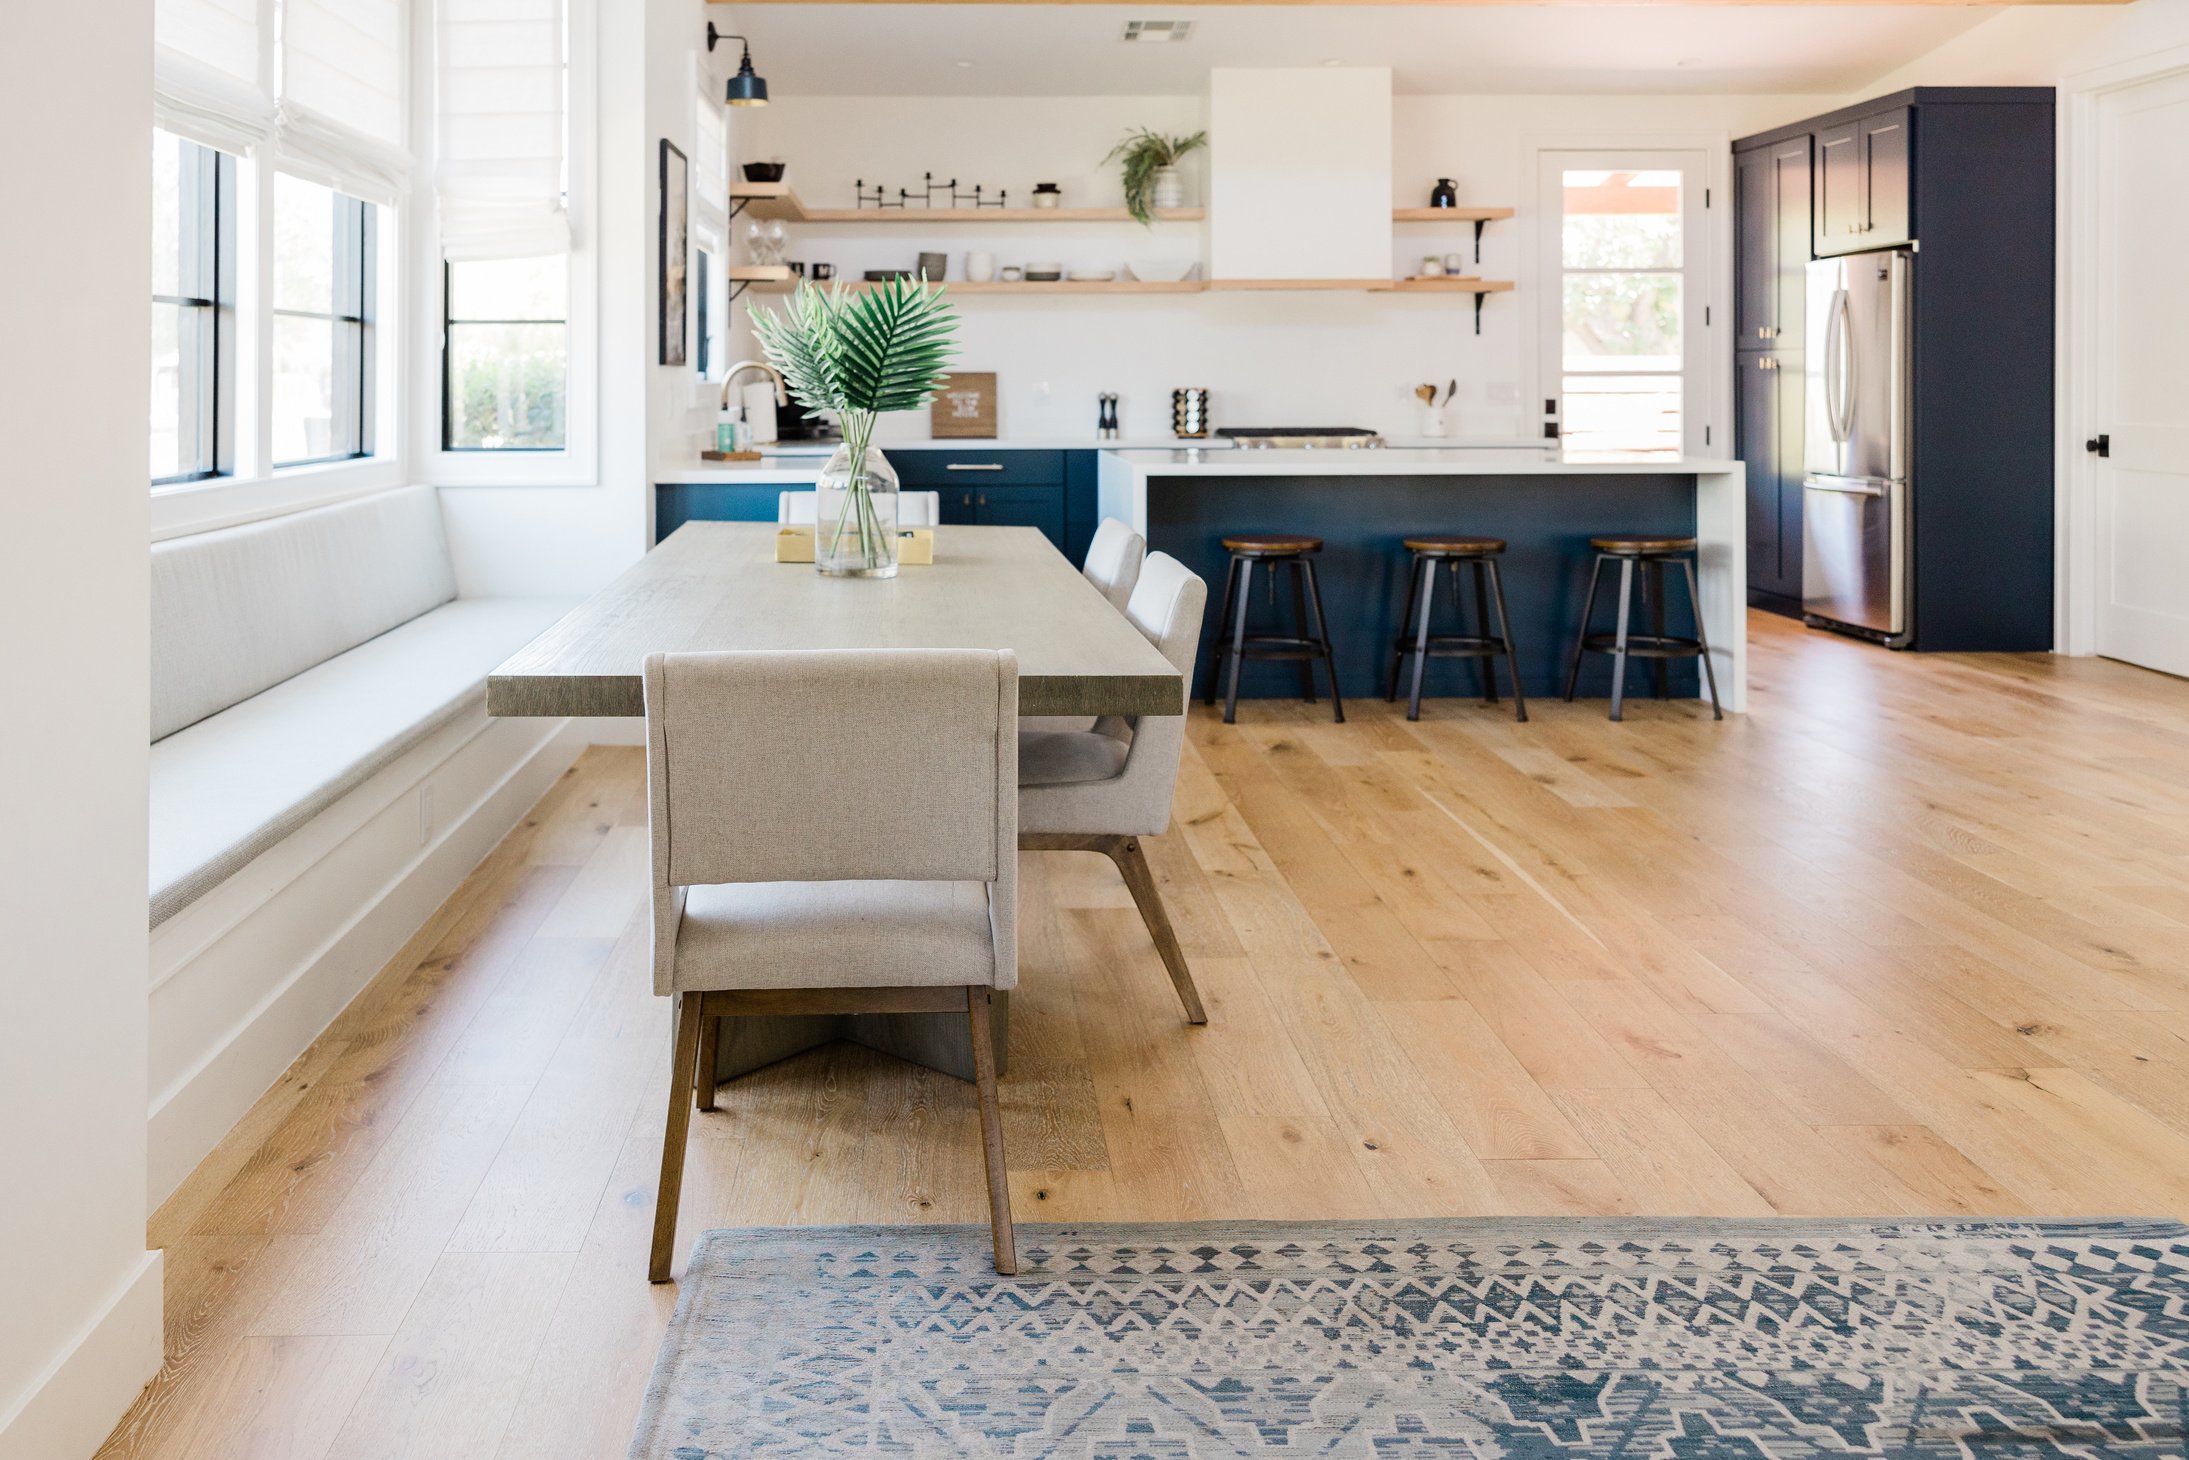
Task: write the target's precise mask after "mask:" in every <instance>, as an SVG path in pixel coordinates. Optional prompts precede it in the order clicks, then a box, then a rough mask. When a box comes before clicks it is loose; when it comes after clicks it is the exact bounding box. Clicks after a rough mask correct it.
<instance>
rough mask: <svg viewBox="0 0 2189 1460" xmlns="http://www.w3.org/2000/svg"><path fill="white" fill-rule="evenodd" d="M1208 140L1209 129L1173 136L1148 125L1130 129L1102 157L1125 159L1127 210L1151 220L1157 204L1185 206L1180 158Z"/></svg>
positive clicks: (1140, 219) (1153, 217) (1142, 220)
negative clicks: (1120, 140)
mask: <svg viewBox="0 0 2189 1460" xmlns="http://www.w3.org/2000/svg"><path fill="white" fill-rule="evenodd" d="M1208 140H1209V134H1208V133H1206V132H1195V133H1194V134H1193V135H1192V136H1190V137H1170V136H1166V135H1164V134H1163V133H1161V132H1153V131H1150V130H1149V129H1148V128H1146V127H1138V128H1135V129H1134V130H1132V131H1130V132H1127V133H1126V134H1125V140H1124V141H1122V142H1120V143H1118V144H1117V145H1116V146H1115V147H1112V148H1111V149H1110V155H1109V156H1107V157H1105V158H1103V159H1102V160H1103V161H1104V162H1117V161H1120V160H1122V161H1123V162H1124V164H1125V209H1126V211H1127V212H1129V213H1131V214H1132V215H1133V217H1134V218H1136V219H1138V220H1139V221H1140V222H1142V223H1150V222H1153V221H1154V219H1155V210H1156V209H1158V208H1181V207H1184V206H1185V202H1186V185H1185V182H1184V180H1183V179H1181V178H1180V177H1179V176H1178V162H1179V159H1180V158H1182V157H1184V156H1185V155H1186V154H1187V153H1189V152H1192V151H1194V150H1195V149H1196V148H1200V147H1206V146H1207V145H1208Z"/></svg>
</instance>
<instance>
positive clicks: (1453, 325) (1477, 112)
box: [740, 96, 1838, 441]
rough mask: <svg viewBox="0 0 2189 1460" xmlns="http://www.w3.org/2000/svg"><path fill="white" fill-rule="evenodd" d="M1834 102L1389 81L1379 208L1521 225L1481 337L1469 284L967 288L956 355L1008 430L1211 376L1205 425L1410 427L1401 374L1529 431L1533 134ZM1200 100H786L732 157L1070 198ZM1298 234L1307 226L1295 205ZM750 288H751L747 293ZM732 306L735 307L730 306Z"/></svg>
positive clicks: (1502, 262) (835, 186)
mask: <svg viewBox="0 0 2189 1460" xmlns="http://www.w3.org/2000/svg"><path fill="white" fill-rule="evenodd" d="M1837 100H1838V98H1833V97H1815V96H1723V97H1602V96H1599V97H1575V96H1534V97H1529V96H1397V97H1394V98H1393V99H1392V111H1393V117H1394V120H1393V126H1392V131H1393V150H1392V176H1393V187H1394V198H1393V201H1394V202H1395V203H1400V204H1406V205H1421V204H1426V203H1427V202H1428V199H1429V189H1430V187H1431V186H1432V185H1433V184H1434V183H1435V181H1436V179H1437V178H1438V177H1440V176H1449V177H1453V178H1455V179H1456V180H1457V181H1458V184H1459V189H1460V197H1461V200H1462V201H1464V202H1470V203H1481V204H1512V205H1514V206H1517V207H1519V208H1520V209H1521V210H1522V217H1521V218H1520V219H1519V220H1516V221H1515V222H1512V223H1493V224H1491V225H1490V227H1489V230H1488V232H1487V233H1486V234H1485V236H1484V239H1483V254H1482V265H1481V270H1482V272H1483V273H1484V274H1486V275H1488V276H1490V277H1493V278H1506V279H1517V280H1518V281H1519V283H1520V289H1519V290H1518V292H1516V293H1513V294H1508V295H1501V296H1493V297H1492V298H1491V299H1490V300H1489V302H1488V306H1487V308H1486V309H1485V311H1484V315H1483V332H1482V335H1481V337H1480V338H1477V337H1476V336H1475V335H1474V333H1473V310H1472V305H1471V303H1470V302H1469V300H1467V299H1466V298H1465V297H1463V296H1437V295H1431V296H1421V295H1415V296H1393V295H1382V296H1378V295H1368V294H1356V293H1329V294H1324V293H1297V294H1227V293H1221V292H1218V293H1208V294H1196V295H1182V296H1163V295H1138V296H1135V295H1124V296H1118V297H1115V298H1062V297H1058V296H1047V297H1037V298H1028V299H1008V298H998V297H995V296H978V297H975V296H968V297H966V298H964V299H963V300H962V301H961V303H960V312H961V315H962V317H963V321H964V322H963V326H962V328H961V331H960V337H961V339H962V340H963V342H964V357H963V362H962V363H963V365H964V367H965V368H967V369H973V370H994V371H996V372H997V374H998V375H999V377H1000V379H999V381H998V390H999V394H1000V399H1001V410H1000V416H1001V429H1002V431H1003V432H1004V433H1005V434H1006V435H1009V436H1052V435H1069V436H1076V437H1084V436H1088V435H1090V434H1091V433H1092V430H1093V426H1094V418H1095V396H1096V394H1097V393H1098V392H1100V391H1104V390H1116V391H1120V392H1122V393H1123V395H1124V404H1123V420H1124V426H1125V430H1126V433H1127V434H1128V435H1134V434H1139V435H1165V434H1167V433H1168V429H1169V409H1170V392H1171V389H1172V388H1173V387H1174V386H1182V385H1205V386H1207V387H1209V388H1210V389H1211V390H1212V391H1213V392H1214V394H1215V407H1216V411H1215V413H1216V417H1217V419H1218V420H1219V422H1223V421H1229V422H1231V423H1235V424H1256V423H1262V424H1267V423H1272V422H1291V423H1295V424H1297V423H1301V422H1304V421H1312V422H1314V423H1317V424H1345V425H1362V426H1370V427H1374V428H1377V429H1380V430H1383V431H1385V432H1387V433H1389V434H1392V435H1395V436H1411V435H1413V434H1415V429H1416V420H1417V416H1416V411H1415V405H1416V402H1415V401H1414V398H1413V388H1414V386H1415V385H1416V384H1417V383H1419V382H1422V381H1428V380H1434V381H1444V380H1448V379H1452V378H1455V377H1456V378H1457V379H1458V381H1459V383H1460V393H1459V398H1458V411H1457V414H1458V417H1459V421H1458V428H1459V431H1460V432H1461V433H1462V434H1466V435H1473V436H1479V437H1500V436H1504V437H1509V436H1512V435H1514V434H1516V433H1522V432H1525V431H1528V430H1530V429H1532V424H1531V423H1532V419H1533V418H1531V417H1528V416H1527V415H1526V414H1525V413H1524V411H1523V409H1522V406H1523V404H1524V403H1526V402H1527V401H1528V400H1529V398H1530V397H1531V396H1532V395H1533V394H1534V386H1533V383H1532V381H1531V380H1529V379H1528V378H1527V372H1528V371H1529V370H1530V369H1531V366H1530V364H1529V361H1530V359H1531V358H1532V357H1531V356H1530V355H1529V354H1528V353H1527V351H1526V348H1525V346H1526V343H1527V340H1528V338H1529V336H1530V332H1532V330H1533V328H1534V320H1535V309H1536V307H1537V303H1538V297H1537V295H1536V293H1535V292H1534V291H1533V289H1532V287H1531V285H1532V282H1533V273H1534V269H1533V264H1532V262H1531V254H1530V251H1529V250H1528V249H1527V248H1526V247H1525V243H1526V240H1527V238H1528V237H1529V236H1530V235H1529V233H1528V223H1527V215H1528V213H1529V211H1530V210H1531V207H1532V199H1531V198H1529V197H1528V196H1526V195H1525V190H1526V189H1527V188H1528V187H1529V186H1530V180H1531V178H1532V157H1533V149H1534V148H1535V147H1537V146H1539V145H1574V144H1577V143H1578V144H1582V145H1596V146H1616V145H1619V144H1620V143H1621V142H1622V141H1629V140H1631V141H1632V142H1633V144H1634V145H1662V141H1663V138H1665V137H1666V136H1668V135H1676V136H1696V135H1701V136H1709V137H1716V138H1725V139H1730V138H1733V137H1738V136H1741V135H1744V134H1746V133H1749V132H1754V131H1760V130H1762V129H1764V128H1766V127H1771V126H1775V125H1778V124H1779V123H1782V122H1787V121H1792V120H1795V119H1796V118H1799V117H1804V116H1808V115H1810V114H1812V113H1814V112H1818V111H1822V110H1825V109H1827V108H1828V107H1830V106H1832V105H1835V104H1836V103H1837ZM1206 118H1207V101H1206V98H1205V97H1200V96H1190V97H1188V96H1178V97H1116V96H1094V97H1039V98H1036V97H1010V98H963V97H952V98H941V97H827V96H820V97H816V96H785V97H782V98H779V99H777V101H776V102H775V104H773V105H771V106H769V107H767V108H766V109H765V110H762V111H760V112H758V113H756V114H755V118H754V126H753V132H752V142H751V147H750V148H749V149H748V150H747V151H746V153H745V154H744V155H745V156H746V157H748V158H749V157H754V156H759V157H766V156H771V155H776V156H781V157H783V158H785V159H787V160H788V161H789V162H790V164H791V168H790V173H789V179H790V181H791V183H792V184H793V186H794V187H796V188H797V190H798V192H799V195H800V196H801V197H802V198H803V199H804V200H805V201H806V202H807V203H808V204H811V205H813V206H817V207H848V206H850V204H851V201H852V184H853V181H854V179H857V178H864V179H865V180H866V181H867V182H868V184H869V185H872V184H873V183H874V182H875V181H877V180H879V181H882V182H885V183H886V184H887V185H888V186H889V187H891V188H896V187H899V186H902V185H904V184H906V183H911V184H913V185H914V186H917V184H918V180H919V177H920V174H921V173H922V172H923V171H926V170H933V171H935V172H937V173H938V174H939V175H940V176H942V177H944V178H948V177H950V176H952V175H955V176H957V177H958V178H959V179H960V180H961V181H963V182H964V183H965V184H967V185H968V186H970V185H971V184H972V183H974V182H976V181H978V182H982V183H984V184H986V185H987V186H988V187H989V188H990V190H991V191H993V190H994V189H995V188H997V187H1008V188H1009V189H1010V190H1011V193H1012V197H1013V199H1014V200H1016V199H1017V198H1018V197H1020V196H1022V195H1024V194H1025V193H1026V192H1028V191H1029V190H1030V189H1031V188H1032V185H1033V184H1034V183H1035V182H1037V181H1056V182H1059V183H1061V184H1062V186H1063V189H1064V201H1065V203H1066V205H1067V206H1081V207H1106V206H1116V205H1117V204H1118V203H1119V202H1120V201H1121V196H1122V195H1121V191H1120V188H1119V185H1118V182H1117V177H1116V170H1115V168H1114V167H1105V166H1103V165H1102V163H1101V158H1102V156H1103V154H1104V153H1105V152H1106V151H1107V150H1108V149H1109V147H1110V145H1111V144H1112V143H1113V142H1115V141H1116V140H1117V139H1118V138H1119V137H1120V136H1121V135H1122V134H1123V133H1124V131H1125V129H1126V128H1127V127H1129V126H1140V125H1146V126H1150V127H1157V128H1161V129H1165V130H1171V131H1181V132H1186V131H1193V130H1196V129H1198V128H1200V127H1202V126H1204V125H1206ZM1204 167H1205V161H1204V159H1201V158H1196V159H1195V162H1194V165H1193V166H1192V167H1191V168H1189V169H1188V174H1187V176H1188V190H1189V201H1193V202H1197V203H1198V202H1201V201H1204V200H1205V198H1206V182H1205V177H1206V174H1205V171H1204V170H1203V169H1204ZM1300 216H1301V226H1302V227H1313V226H1314V200H1313V199H1312V198H1307V199H1303V200H1302V202H1301V209H1300ZM1202 232H1203V230H1202V229H1199V228H1196V227H1194V226H1192V225H1180V224H1159V225H1157V226H1156V227H1155V228H1154V229H1152V230H1148V229H1142V228H1139V227H1137V226H1135V225H1131V224H1124V225H1093V226H1088V227H1078V226H1065V225H1054V224H1052V225H1031V226H1027V227H1007V226H999V225H980V226H977V227H976V226H957V227H951V228H939V227H938V228H934V229H919V228H910V227H896V228H876V227H871V226H867V225H835V226H823V225H816V224H808V225H803V226H799V227H794V228H793V229H792V237H791V243H792V246H791V249H790V254H791V256H792V257H794V258H800V259H803V260H805V261H807V262H809V263H811V262H815V261H826V262H832V263H834V264H836V266H837V268H838V270H839V272H842V273H848V274H849V275H850V276H851V277H854V278H856V277H857V276H858V274H859V272H860V271H862V270H865V269H869V268H880V267H907V266H910V265H911V264H912V262H913V258H914V255H915V254H917V253H918V252H919V251H920V250H921V249H923V248H929V249H944V250H947V251H948V253H949V255H950V276H951V277H952V278H959V277H962V274H963V269H964V254H965V250H966V249H968V248H970V247H974V246H979V247H984V248H989V249H992V250H993V251H994V252H995V253H996V254H997V256H998V258H999V259H1000V260H1001V261H1002V262H1004V263H1013V262H1025V261H1027V260H1030V259H1042V258H1054V259H1055V261H1056V262H1060V263H1063V264H1066V265H1072V266H1080V267H1092V268H1110V267H1115V266H1117V265H1118V264H1119V263H1120V262H1123V261H1127V260H1131V259H1148V258H1159V257H1193V258H1203V257H1205V256H1206V251H1205V242H1204V239H1203V237H1202ZM1460 248H1466V249H1470V250H1471V248H1472V240H1471V236H1470V235H1469V233H1468V231H1467V230H1466V229H1465V228H1463V227H1462V228H1453V229H1450V230H1442V229H1433V228H1428V227H1416V226H1403V227H1400V228H1398V229H1396V230H1395V236H1394V242H1393V246H1392V258H1391V270H1392V273H1393V275H1394V276H1396V275H1399V274H1406V273H1412V272H1414V271H1415V268H1416V266H1417V265H1418V264H1419V261H1420V255H1421V254H1422V253H1423V252H1427V251H1430V250H1432V249H1433V250H1435V251H1437V252H1440V253H1441V252H1444V251H1446V250H1449V249H1460ZM752 298H753V296H750V295H748V296H747V299H748V300H750V299H752ZM740 307H741V308H742V305H741V306H740ZM925 431H926V422H925V419H924V418H922V417H917V416H908V417H904V418H898V419H894V420H892V421H889V422H887V423H885V426H884V437H883V439H885V440H888V439H896V440H900V441H901V440H908V439H916V438H918V437H921V436H924V434H925Z"/></svg>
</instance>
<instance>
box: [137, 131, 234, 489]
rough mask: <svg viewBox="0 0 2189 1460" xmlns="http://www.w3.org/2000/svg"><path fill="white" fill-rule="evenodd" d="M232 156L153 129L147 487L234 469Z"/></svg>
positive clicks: (214, 474)
mask: <svg viewBox="0 0 2189 1460" xmlns="http://www.w3.org/2000/svg"><path fill="white" fill-rule="evenodd" d="M235 178H236V160H235V159H234V158H233V157H229V156H227V155H226V154H224V153H220V152H215V151H214V150H213V149H212V148H210V147H201V146H199V145H198V144H197V143H195V142H186V141H184V140H183V139H182V138H180V137H177V136H175V135H174V134H173V133H170V132H161V131H155V132H153V134H152V455H151V471H152V482H153V485H155V486H159V485H165V484H171V483H175V482H188V481H197V480H199V479H201V478H204V477H210V476H217V475H219V474H221V473H223V472H226V471H229V470H232V469H233V464H234V443H233V440H232V437H233V434H234V428H235V409H234V402H233V393H232V389H231V387H232V384H233V377H234V374H235V356H236V349H235V328H236V326H235V309H234V301H235V234H236V219H235V211H236V210H235V195H236V182H235Z"/></svg>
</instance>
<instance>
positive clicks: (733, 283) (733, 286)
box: [728, 213, 1482, 335]
mask: <svg viewBox="0 0 2189 1460" xmlns="http://www.w3.org/2000/svg"><path fill="white" fill-rule="evenodd" d="M730 216H731V217H733V218H734V217H736V216H737V215H736V214H734V213H732V214H731V215H730ZM729 284H730V297H729V301H728V302H729V303H731V304H735V303H736V302H737V296H738V295H740V294H742V293H744V292H745V291H746V290H747V289H750V288H751V287H752V280H750V279H732V280H730V281H729ZM1475 303H1476V304H1477V305H1480V304H1481V303H1482V300H1481V297H1480V296H1477V297H1476V299H1475ZM1476 312H1477V313H1478V314H1479V313H1480V310H1479V309H1478V310H1477V311H1476ZM1475 333H1476V334H1478V335H1479V334H1481V333H1482V321H1481V320H1479V319H1478V320H1476V321H1475Z"/></svg>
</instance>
